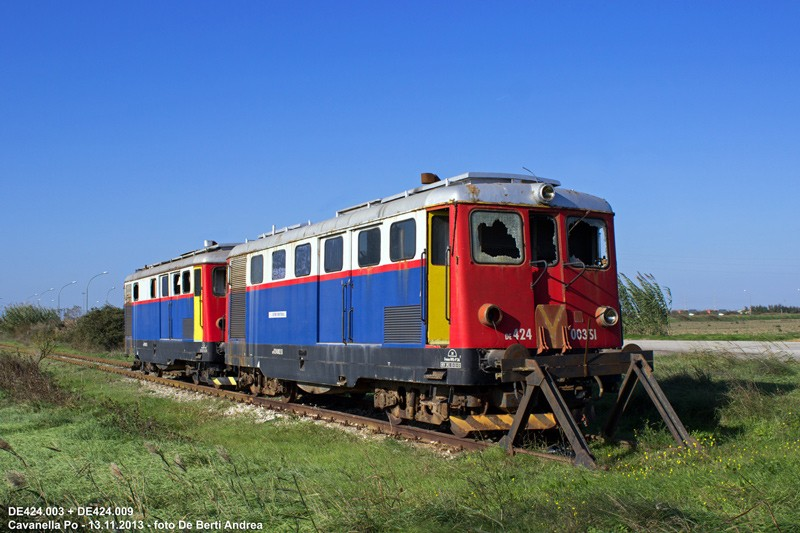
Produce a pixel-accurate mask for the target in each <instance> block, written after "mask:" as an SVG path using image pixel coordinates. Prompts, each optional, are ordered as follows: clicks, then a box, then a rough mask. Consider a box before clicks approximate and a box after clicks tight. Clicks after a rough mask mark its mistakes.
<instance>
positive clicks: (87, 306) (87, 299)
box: [84, 270, 108, 313]
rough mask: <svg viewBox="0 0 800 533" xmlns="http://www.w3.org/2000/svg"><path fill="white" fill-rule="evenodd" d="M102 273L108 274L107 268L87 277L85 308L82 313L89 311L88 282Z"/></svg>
mask: <svg viewBox="0 0 800 533" xmlns="http://www.w3.org/2000/svg"><path fill="white" fill-rule="evenodd" d="M103 274H108V270H104V271H102V272H100V273H99V274H95V275H94V276H92V277H91V278H89V282H88V283H87V284H86V309H85V311H84V313H88V312H89V284H90V283H91V282H92V280H93V279H94V278H97V277H100V276H102V275H103Z"/></svg>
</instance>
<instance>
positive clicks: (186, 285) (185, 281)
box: [181, 270, 192, 294]
mask: <svg viewBox="0 0 800 533" xmlns="http://www.w3.org/2000/svg"><path fill="white" fill-rule="evenodd" d="M181 289H182V290H181V292H182V293H183V294H189V293H190V292H192V271H191V270H184V271H183V272H182V273H181Z"/></svg>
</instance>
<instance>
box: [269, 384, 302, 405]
mask: <svg viewBox="0 0 800 533" xmlns="http://www.w3.org/2000/svg"><path fill="white" fill-rule="evenodd" d="M281 385H283V387H282V389H283V390H282V391H281V392H279V393H278V394H276V395H275V396H270V399H271V400H275V401H278V402H283V403H289V402H293V401H294V400H295V398H297V386H295V384H294V382H293V381H282V382H281Z"/></svg>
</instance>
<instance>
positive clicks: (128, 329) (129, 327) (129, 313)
mask: <svg viewBox="0 0 800 533" xmlns="http://www.w3.org/2000/svg"><path fill="white" fill-rule="evenodd" d="M125 336H126V337H132V336H133V306H132V305H131V304H125Z"/></svg>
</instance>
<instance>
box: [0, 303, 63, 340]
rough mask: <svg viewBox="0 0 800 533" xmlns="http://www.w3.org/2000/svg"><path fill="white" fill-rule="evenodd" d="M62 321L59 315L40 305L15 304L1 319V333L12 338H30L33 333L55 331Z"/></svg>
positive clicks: (9, 307) (7, 309) (4, 312)
mask: <svg viewBox="0 0 800 533" xmlns="http://www.w3.org/2000/svg"><path fill="white" fill-rule="evenodd" d="M60 322H61V321H60V320H59V319H58V313H56V312H55V311H54V310H53V309H47V308H45V307H41V306H38V305H29V304H15V305H10V306H8V307H6V309H5V311H3V316H2V317H0V332H2V333H3V334H5V335H10V336H12V337H28V336H30V334H31V333H32V332H33V331H42V330H51V331H52V330H54V329H55V328H56V327H57V326H58V324H59V323H60Z"/></svg>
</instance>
